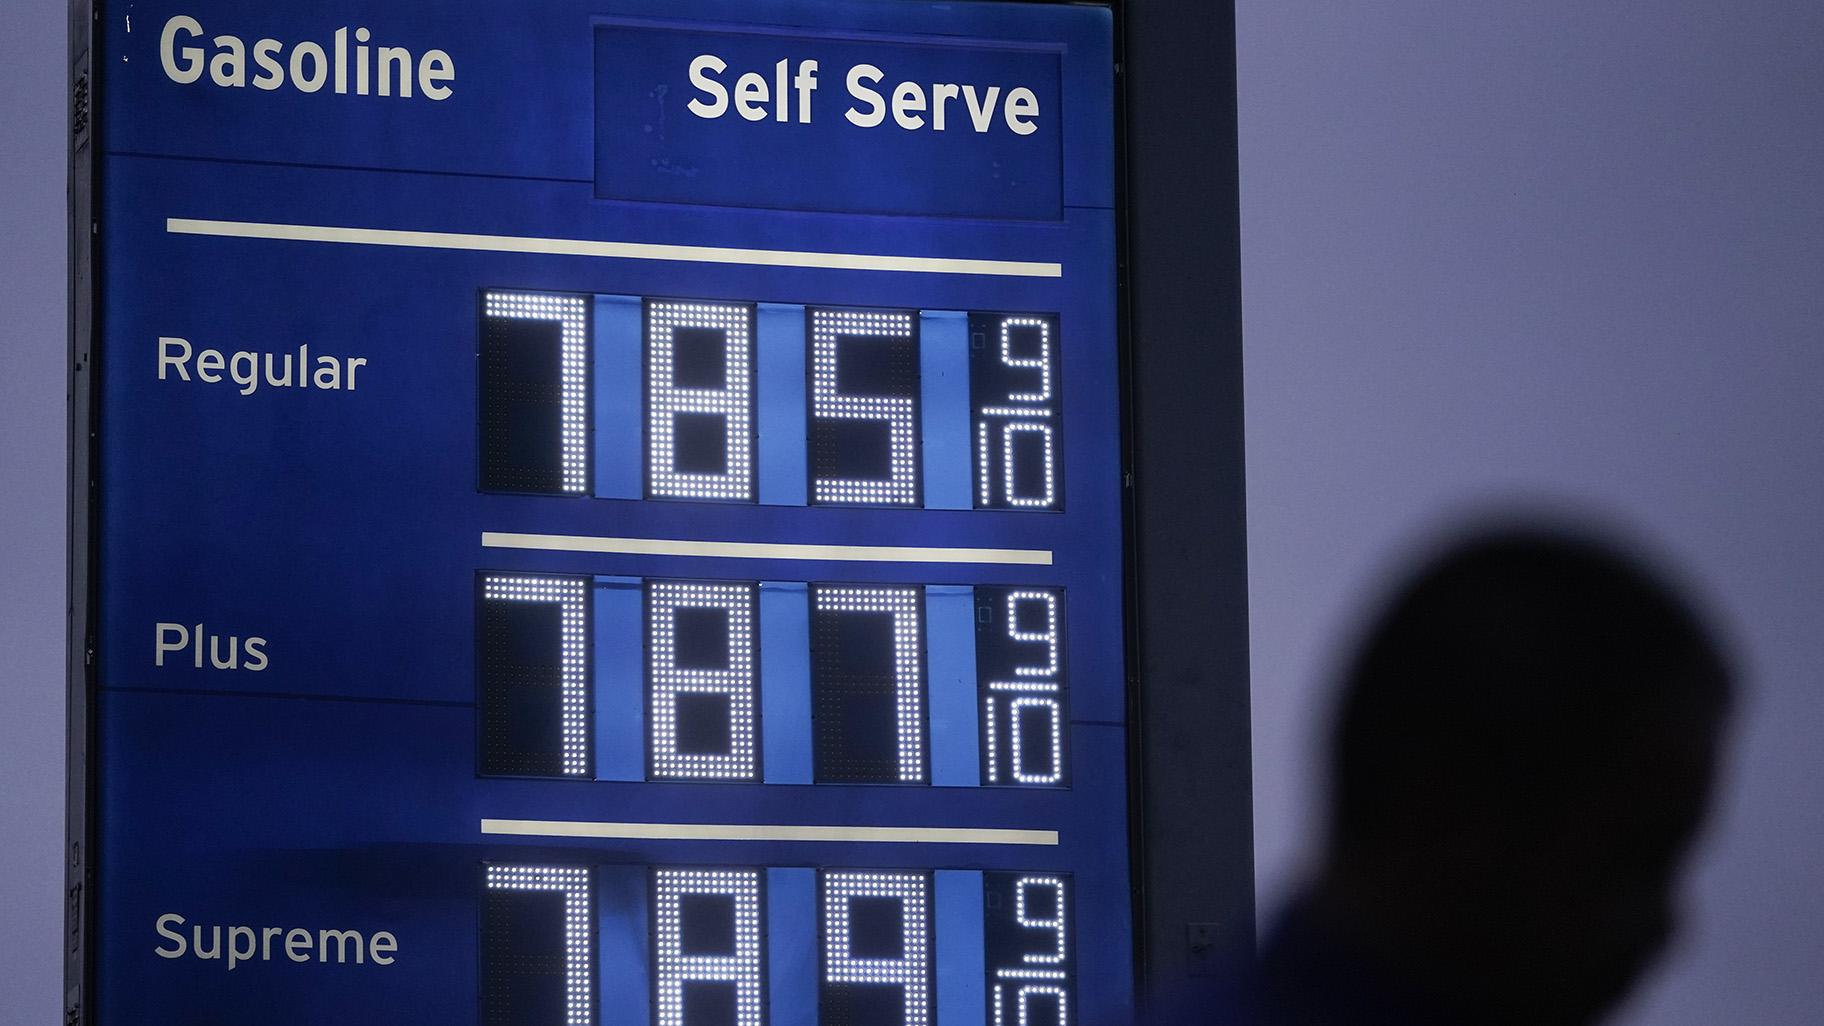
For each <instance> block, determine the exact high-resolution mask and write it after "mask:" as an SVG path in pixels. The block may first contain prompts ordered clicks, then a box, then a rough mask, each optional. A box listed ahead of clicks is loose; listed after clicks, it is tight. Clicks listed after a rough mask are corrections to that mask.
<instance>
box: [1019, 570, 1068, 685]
mask: <svg viewBox="0 0 1824 1026" xmlns="http://www.w3.org/2000/svg"><path fill="white" fill-rule="evenodd" d="M1034 604H1037V605H1039V606H1041V607H1043V608H1044V610H1045V627H1044V629H1042V630H1036V631H1027V630H1021V629H1020V607H1021V606H1022V605H1026V606H1031V605H1034ZM1007 636H1008V637H1009V638H1012V639H1013V640H1015V641H1025V642H1034V643H1043V644H1044V645H1045V662H1044V663H1043V664H1042V665H1037V666H1033V665H1026V666H1016V667H1014V670H1013V675H1014V676H1016V677H1052V678H1055V677H1057V675H1058V663H1059V658H1058V656H1059V649H1060V646H1059V641H1060V639H1059V638H1058V596H1057V595H1056V594H1055V593H1053V592H1049V591H1014V592H1008V593H1007Z"/></svg>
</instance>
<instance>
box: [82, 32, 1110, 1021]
mask: <svg viewBox="0 0 1824 1026" xmlns="http://www.w3.org/2000/svg"><path fill="white" fill-rule="evenodd" d="M109 17H110V18H111V19H113V20H112V21H110V23H109V24H108V26H107V30H106V33H105V41H106V48H107V53H106V55H105V57H106V60H107V62H108V64H107V66H108V68H109V71H108V73H107V78H106V82H105V88H104V89H103V91H102V94H101V96H102V104H103V107H102V124H103V125H104V126H105V130H106V131H105V135H104V139H105V145H106V147H107V149H106V151H105V153H104V156H103V160H102V174H103V177H102V180H103V188H102V190H101V196H102V199H103V204H104V206H103V215H102V232H101V239H102V243H101V244H102V254H103V261H102V266H103V267H104V268H105V269H106V275H107V279H106V281H107V285H106V290H105V296H104V315H105V316H104V318H103V320H102V323H103V325H104V335H103V344H102V346H101V349H100V354H99V357H98V361H99V362H98V365H99V366H100V367H101V368H103V373H102V374H101V382H102V384H101V392H100V395H99V401H100V406H101V418H100V420H101V424H102V436H101V442H100V448H99V452H100V461H101V462H100V480H101V504H100V505H101V514H100V516H101V526H100V542H99V548H98V551H97V556H98V562H99V566H100V574H101V585H100V596H101V599H100V601H101V606H100V609H99V620H100V623H101V624H102V628H101V630H102V635H101V644H100V646H99V670H98V673H99V679H100V687H101V693H100V698H99V702H98V713H99V723H98V728H97V744H98V757H97V765H98V789H97V813H96V814H97V820H98V824H99V826H98V835H97V837H98V847H99V851H98V853H97V860H98V864H99V867H100V868H99V876H98V891H99V901H100V904H99V908H100V912H99V915H98V922H97V931H98V940H97V946H96V958H97V970H96V991H95V995H94V1000H95V1007H94V1009H93V1010H92V1015H93V1021H96V1022H100V1023H127V1022H132V1023H136V1024H145V1023H192V1022H199V1021H260V1022H266V1023H275V1024H283V1023H321V1022H364V1021H372V1020H373V1019H374V1018H375V1016H377V1015H382V1014H392V1013H395V1012H396V1011H397V1010H399V1009H411V1010H412V1012H411V1017H412V1018H413V1019H414V1020H415V1021H418V1020H421V1021H426V1022H448V1023H478V1024H513V1026H545V1024H559V1023H562V1024H569V1026H581V1024H597V1023H601V1024H610V1023H631V1024H639V1026H646V1024H652V1026H736V1024H739V1026H749V1024H763V1023H773V1024H780V1026H784V1024H788V1023H791V1024H797V1023H813V1022H814V1023H821V1024H824V1026H850V1024H853V1026H882V1024H892V1023H902V1024H906V1026H926V1024H934V1026H988V1024H995V1026H1000V1024H1004V1023H1005V1024H1012V1023H1020V1024H1026V1026H1032V1024H1054V1026H1064V1024H1067V1023H1076V1022H1097V1021H1112V1020H1114V1019H1117V1018H1119V1017H1121V1016H1122V1015H1124V1014H1125V1012H1126V1011H1127V1010H1128V1009H1129V1008H1130V1006H1131V1003H1132V991H1133V979H1132V970H1131V966H1132V964H1133V950H1132V946H1133V942H1132V923H1131V898H1130V893H1131V891H1130V877H1129V865H1128V851H1127V836H1128V811H1127V800H1128V780H1127V765H1128V762H1127V753H1126V743H1127V741H1126V738H1127V726H1126V722H1125V716H1126V694H1125V689H1126V682H1127V679H1128V673H1127V668H1126V665H1125V655H1124V652H1125V638H1126V617H1127V615H1128V613H1127V609H1126V604H1125V599H1124V571H1123V562H1122V558H1123V557H1122V553H1123V552H1124V550H1125V545H1124V539H1123V510H1122V483H1121V474H1122V458H1121V452H1122V450H1121V442H1120V439H1121V425H1122V402H1123V399H1122V395H1121V384H1120V373H1119V364H1118V326H1117V319H1116V301H1115V276H1116V269H1115V253H1116V213H1115V197H1114V160H1113V148H1114V138H1115V131H1114V122H1113V109H1114V101H1113V48H1112V23H1111V17H1110V14H1109V12H1108V11H1107V10H1104V9H1100V8H1096V7H1091V6H1082V5H1062V4H1060V5H1049V4H1012V3H1008V4H1001V3H962V4H958V3H943V4H927V3H920V2H910V0H907V2H886V0H802V2H793V3H788V4H777V5H760V6H756V5H754V4H751V3H737V2H733V0H679V2H669V3H666V4H663V5H659V4H652V3H636V2H632V0H596V2H588V3H585V2H584V0H530V2H527V3H521V4H511V5H502V4H483V3H452V2H447V0H444V2H437V0H391V2H389V3H386V4H383V5H373V7H372V9H371V10H368V11H356V10H354V9H352V8H348V7H346V6H343V7H339V8H335V9H333V10H332V9H330V8H328V7H326V6H324V5H319V4H298V5H260V6H257V7H253V8H250V7H248V6H247V5H244V4H235V3H230V2H228V0H198V2H196V3H189V4H185V5H183V6H182V7H181V8H180V7H177V6H175V5H173V4H170V3H165V2H159V0H155V2H150V3H147V2H141V3H137V4H135V5H133V10H132V14H131V20H130V21H129V20H128V19H127V17H126V16H125V14H124V13H122V14H110V15H109ZM382 1010H385V1011H384V1012H383V1011H382Z"/></svg>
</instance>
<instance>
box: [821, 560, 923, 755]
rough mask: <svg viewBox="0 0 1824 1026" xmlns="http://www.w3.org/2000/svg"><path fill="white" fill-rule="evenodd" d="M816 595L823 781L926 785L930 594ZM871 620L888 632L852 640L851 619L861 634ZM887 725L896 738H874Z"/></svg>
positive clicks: (884, 590)
mask: <svg viewBox="0 0 1824 1026" xmlns="http://www.w3.org/2000/svg"><path fill="white" fill-rule="evenodd" d="M811 594H812V613H813V624H814V626H813V631H812V648H813V652H812V656H813V658H812V691H813V703H814V706H815V716H814V718H815V720H816V753H815V758H816V763H817V768H818V779H819V780H820V781H829V782H839V783H895V782H896V783H901V784H921V783H924V782H925V780H926V773H925V749H926V737H925V661H924V589H922V588H906V587H888V586H881V587H868V586H859V585H818V586H816V587H814V588H813V589H812V592H811ZM869 616H872V617H874V618H876V619H880V620H883V621H884V622H883V624H882V627H883V628H884V633H881V634H867V635H865V639H864V640H857V639H856V638H854V637H851V636H849V635H847V634H846V633H845V624H844V623H843V621H844V620H845V619H846V620H848V621H849V624H848V625H846V626H848V627H853V626H855V625H856V624H857V622H858V621H860V620H861V618H864V617H869ZM876 711H881V712H885V713H886V714H887V715H884V716H883V715H876ZM882 723H891V724H892V726H893V732H892V736H891V737H890V738H889V737H879V736H876V734H875V733H873V732H872V731H871V728H872V727H873V726H874V725H876V724H882ZM883 748H884V751H883Z"/></svg>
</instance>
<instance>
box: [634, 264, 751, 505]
mask: <svg viewBox="0 0 1824 1026" xmlns="http://www.w3.org/2000/svg"><path fill="white" fill-rule="evenodd" d="M646 316H647V325H646V346H647V350H646V352H647V368H648V371H647V396H646V408H647V414H646V415H647V436H648V442H647V444H648V447H649V448H648V452H647V479H648V482H649V488H650V489H651V492H652V494H653V495H654V496H655V497H658V498H666V499H725V500H739V501H751V500H752V499H753V497H754V485H753V480H754V473H753V468H754V426H753V412H752V411H753V400H754V366H753V365H754V357H753V340H752V330H751V328H750V327H749V325H750V323H751V311H750V309H749V308H748V307H746V306H743V305H738V304H729V303H675V302H660V301H656V300H655V301H653V302H651V303H650V304H648V306H647V314H646ZM687 329H702V330H707V331H712V332H716V333H719V334H720V335H721V336H722V339H723V353H722V356H723V371H724V376H723V386H722V387H721V388H689V387H680V386H679V385H678V384H677V359H676V357H677V334H678V332H679V331H680V330H687ZM680 414H700V415H706V416H709V417H713V418H716V419H718V420H720V421H721V422H722V425H723V447H724V448H723V455H724V459H725V462H724V466H723V469H722V471H721V472H719V473H718V472H712V471H703V470H680V469H678V465H677V464H678V455H679V454H678V448H677V441H678V439H677V423H678V416H679V415H680Z"/></svg>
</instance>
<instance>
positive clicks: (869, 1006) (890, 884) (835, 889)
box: [820, 870, 932, 1026]
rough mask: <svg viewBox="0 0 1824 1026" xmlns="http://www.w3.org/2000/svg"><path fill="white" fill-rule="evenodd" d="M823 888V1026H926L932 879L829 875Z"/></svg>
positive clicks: (873, 874)
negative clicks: (899, 1025) (897, 1025)
mask: <svg viewBox="0 0 1824 1026" xmlns="http://www.w3.org/2000/svg"><path fill="white" fill-rule="evenodd" d="M822 880H823V915H822V917H821V918H822V920H823V922H822V928H823V929H822V932H823V987H822V988H821V989H822V1004H823V1009H822V1015H821V1016H820V1020H821V1023H822V1026H892V1024H895V1023H897V1024H903V1026H929V1024H930V1023H931V1021H932V1020H931V990H932V984H931V976H932V945H931V925H930V924H931V912H930V909H931V896H930V887H931V881H930V877H929V876H927V875H925V874H922V873H887V872H863V871H848V870H844V871H834V870H832V871H826V872H824V873H823V875H822ZM889 1015H891V1018H888V1016H889Z"/></svg>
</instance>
